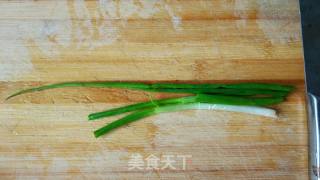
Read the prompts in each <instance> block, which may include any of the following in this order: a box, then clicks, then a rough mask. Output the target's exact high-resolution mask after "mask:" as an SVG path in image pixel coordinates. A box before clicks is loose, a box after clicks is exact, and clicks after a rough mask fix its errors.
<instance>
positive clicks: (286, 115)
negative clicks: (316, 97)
mask: <svg viewBox="0 0 320 180" xmlns="http://www.w3.org/2000/svg"><path fill="white" fill-rule="evenodd" d="M78 80H83V81H90V80H130V81H147V82H156V81H183V82H189V81H192V82H195V81H196V82H246V81H257V82H279V83H289V84H294V85H296V86H297V91H295V92H294V93H293V94H292V95H290V97H289V98H288V100H287V101H286V102H285V103H283V104H281V105H278V106H276V107H275V108H276V109H277V110H278V111H279V119H269V118H264V117H257V116H251V115H245V114H241V113H229V112H209V111H185V112H177V113H170V114H161V115H158V116H155V117H150V118H147V119H144V120H141V121H139V122H136V123H132V124H130V125H129V126H127V127H125V128H121V129H119V130H117V131H114V132H113V133H111V134H109V135H107V136H104V137H102V138H99V139H95V138H94V137H93V135H92V131H93V130H94V129H96V128H98V127H100V126H102V125H103V124H105V123H107V122H110V121H111V119H112V118H110V119H105V120H103V121H101V122H94V123H92V122H87V121H86V119H87V117H86V116H87V114H88V113H91V112H95V111H100V110H103V109H107V108H110V107H115V106H120V105H124V104H128V103H133V102H140V101H144V100H147V99H149V98H150V94H146V93H142V92H136V91H127V90H117V89H94V88H92V89H84V88H76V89H64V90H61V89H57V90H49V91H46V92H41V93H40V92H39V93H34V94H28V95H23V96H21V97H17V98H15V99H12V100H10V101H1V103H0V125H1V128H0V135H1V136H0V141H1V145H0V176H1V179H20V178H21V179H27V178H30V179H50V178H52V179H53V178H61V179H74V178H79V179H142V178H143V179H290V180H291V179H307V160H308V158H307V150H308V149H307V127H306V117H305V116H306V112H305V98H304V75H303V60H302V44H301V37H300V18H299V7H298V1H297V0H281V1H276V0H226V1H222V0H217V1H216V0H201V1H199V0H183V1H178V0H171V1H169V0H158V1H157V0H156V1H147V0H135V1H133V0H132V1H131V0H119V1H105V0H97V1H96V0H87V1H84V0H78V1H76V0H74V1H73V0H72V1H71V0H58V1H49V0H41V1H1V2H0V99H4V98H5V97H6V96H8V95H9V94H10V93H12V92H14V91H16V90H18V89H21V88H25V87H29V86H34V85H40V84H47V83H52V82H62V81H78ZM151 96H153V97H155V98H163V97H170V96H177V95H170V94H160V93H159V94H152V95H151ZM134 153H139V154H141V155H142V156H143V158H146V157H148V156H149V155H151V154H154V155H156V156H158V157H160V156H161V155H175V157H176V155H191V156H192V158H190V160H189V161H187V164H186V165H187V168H186V170H183V169H181V165H182V164H181V161H178V159H176V160H177V162H176V163H175V165H176V166H177V167H179V168H177V169H176V170H169V169H165V170H158V171H148V170H128V162H129V160H130V157H131V155H132V154H134Z"/></svg>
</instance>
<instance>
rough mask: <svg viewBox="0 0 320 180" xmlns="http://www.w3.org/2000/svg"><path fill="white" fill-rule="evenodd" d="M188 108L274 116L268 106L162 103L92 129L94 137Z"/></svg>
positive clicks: (273, 112)
mask: <svg viewBox="0 0 320 180" xmlns="http://www.w3.org/2000/svg"><path fill="white" fill-rule="evenodd" d="M190 109H205V110H225V111H236V112H244V113H250V114H256V115H263V116H267V117H273V118H275V117H276V112H275V111H274V110H272V109H269V108H261V107H248V106H243V107H241V106H230V105H217V104H208V103H188V104H176V105H162V106H157V107H153V108H148V109H144V110H141V111H136V112H133V113H132V114H129V115H127V116H125V117H123V118H121V119H119V120H116V121H114V122H112V123H110V124H107V125H106V126H104V127H102V128H100V129H98V130H96V131H94V136H95V137H100V136H102V135H104V134H106V133H108V132H110V131H112V130H114V129H116V128H119V127H121V126H123V125H126V124H129V123H131V122H134V121H137V120H140V119H143V118H146V117H149V116H152V115H156V114H159V113H166V112H173V111H180V110H190Z"/></svg>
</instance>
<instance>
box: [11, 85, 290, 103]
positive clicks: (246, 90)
mask: <svg viewBox="0 0 320 180" xmlns="http://www.w3.org/2000/svg"><path fill="white" fill-rule="evenodd" d="M64 87H95V88H125V89H134V90H144V91H156V92H158V91H170V92H179V93H183V92H187V93H194V94H197V93H207V92H208V91H209V92H208V93H223V89H222V90H216V91H215V90H213V89H217V88H224V89H234V90H230V91H231V92H228V91H226V92H225V93H224V94H231V95H259V94H257V93H261V94H262V95H263V94H264V95H265V94H267V95H276V96H285V95H286V93H277V92H272V91H282V92H290V91H292V90H293V89H294V87H293V86H288V85H279V84H262V83H239V84H170V83H155V84H147V83H138V82H65V83H57V84H49V85H44V86H39V87H35V88H29V89H25V90H21V91H18V92H16V93H14V94H12V95H10V96H9V97H7V98H6V100H8V99H10V98H12V97H15V96H18V95H21V94H25V93H31V92H35V91H43V90H47V89H54V88H64ZM165 89H170V90H165ZM204 89H210V90H204ZM250 89H251V90H250ZM192 90H195V91H192ZM259 90H264V91H259ZM266 90H270V91H266ZM214 91H215V92H214ZM237 91H238V92H237ZM279 94H280V95H279Z"/></svg>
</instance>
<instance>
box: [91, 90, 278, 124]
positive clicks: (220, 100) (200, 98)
mask: <svg viewBox="0 0 320 180" xmlns="http://www.w3.org/2000/svg"><path fill="white" fill-rule="evenodd" d="M283 100H284V98H282V97H275V98H243V97H235V96H223V95H207V94H197V95H196V96H189V97H180V98H168V99H160V100H153V101H148V102H143V103H137V104H133V105H128V106H123V107H120V108H114V109H110V110H107V111H102V112H97V113H92V114H90V115H89V116H88V119H89V120H96V119H100V118H104V117H109V116H114V115H118V114H122V113H126V112H131V111H136V110H140V109H144V108H152V107H157V106H159V105H168V104H187V103H196V102H200V103H211V104H226V105H240V106H269V105H274V104H277V103H280V102H282V101H283Z"/></svg>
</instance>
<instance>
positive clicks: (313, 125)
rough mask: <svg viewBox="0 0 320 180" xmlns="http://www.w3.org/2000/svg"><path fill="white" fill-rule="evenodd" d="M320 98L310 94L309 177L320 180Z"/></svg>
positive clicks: (312, 179)
mask: <svg viewBox="0 0 320 180" xmlns="http://www.w3.org/2000/svg"><path fill="white" fill-rule="evenodd" d="M319 118H320V97H318V96H315V95H313V94H310V93H308V126H309V175H310V179H311V180H319V179H320V122H319V121H320V119H319Z"/></svg>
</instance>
